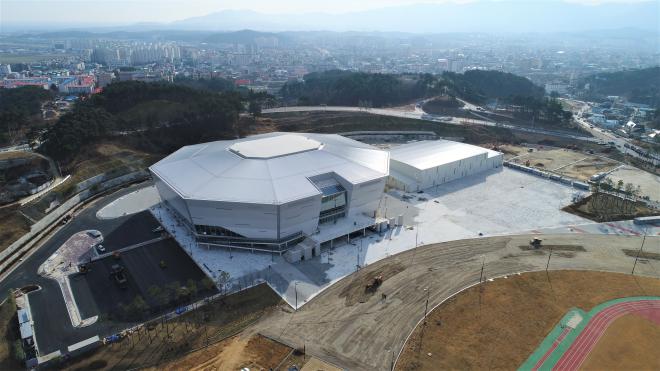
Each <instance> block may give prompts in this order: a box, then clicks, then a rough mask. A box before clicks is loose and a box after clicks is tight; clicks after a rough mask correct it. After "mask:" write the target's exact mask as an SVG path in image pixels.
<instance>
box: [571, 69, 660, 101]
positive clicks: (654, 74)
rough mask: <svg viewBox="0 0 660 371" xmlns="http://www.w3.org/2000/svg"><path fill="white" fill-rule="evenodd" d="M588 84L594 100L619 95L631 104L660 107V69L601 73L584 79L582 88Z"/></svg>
mask: <svg viewBox="0 0 660 371" xmlns="http://www.w3.org/2000/svg"><path fill="white" fill-rule="evenodd" d="M586 84H589V89H588V93H589V97H590V98H592V99H602V98H605V97H607V96H608V95H618V96H623V97H626V98H627V99H628V100H629V101H631V102H635V103H644V104H649V105H651V106H653V107H660V67H651V68H645V69H639V70H628V71H619V72H610V73H600V74H596V75H592V76H589V77H586V78H584V79H583V80H582V81H581V86H583V87H584V86H585V85H586Z"/></svg>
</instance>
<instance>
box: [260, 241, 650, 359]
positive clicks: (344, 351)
mask: <svg viewBox="0 0 660 371" xmlns="http://www.w3.org/2000/svg"><path fill="white" fill-rule="evenodd" d="M531 237H533V236H532V235H523V236H502V237H492V238H482V239H475V240H461V241H453V242H447V243H442V244H434V245H427V246H423V247H419V248H417V249H413V250H409V251H406V252H404V253H402V254H399V255H395V256H392V257H390V258H386V259H383V260H381V261H379V262H377V263H374V264H372V265H369V266H368V267H366V268H363V269H362V270H360V271H358V272H357V273H355V274H353V275H350V276H348V277H346V278H344V279H343V280H341V281H339V282H338V283H336V284H335V285H333V286H332V287H330V288H328V289H327V290H326V291H324V292H322V293H321V294H319V295H318V296H316V297H315V298H314V299H312V300H311V301H310V302H308V303H307V305H305V306H304V307H302V308H301V309H299V310H298V311H297V312H293V313H286V312H283V311H278V312H276V313H273V314H272V315H271V316H270V317H268V318H265V319H264V320H262V321H261V322H260V323H258V324H257V325H256V329H257V331H260V332H261V333H263V334H265V335H267V336H270V337H273V338H275V339H277V340H279V341H282V342H284V343H286V344H289V345H291V346H294V347H302V346H303V344H304V345H305V347H306V350H307V353H308V354H310V355H313V356H316V357H319V358H321V359H324V360H327V361H329V362H332V363H334V364H337V365H339V366H341V367H344V368H347V369H351V370H388V369H390V367H391V363H392V360H393V359H394V358H396V356H397V354H398V353H399V351H400V349H401V348H402V346H403V345H404V342H405V339H406V337H407V336H408V334H409V333H410V332H411V331H412V330H413V329H414V327H415V325H416V323H417V322H418V320H419V319H420V318H422V316H423V314H424V306H425V300H426V293H425V291H424V288H428V290H429V293H430V295H429V299H430V300H429V307H433V306H434V305H436V304H438V303H440V302H442V301H443V300H445V299H447V298H448V297H450V296H452V295H454V294H455V293H457V292H459V291H461V290H462V289H463V288H465V287H467V286H469V285H472V284H474V283H475V282H478V281H479V277H480V271H481V263H482V259H483V261H485V266H484V276H485V278H493V277H499V276H503V275H509V274H516V273H517V272H525V271H538V270H543V269H545V267H546V264H547V263H548V254H547V252H545V251H534V250H532V251H530V250H524V249H521V248H520V246H527V245H528V243H529V240H530V238H531ZM543 238H544V240H543V243H544V244H545V245H551V244H552V245H575V246H582V247H583V248H584V249H585V250H586V251H584V252H582V251H570V252H567V251H563V252H561V253H559V252H555V254H553V256H552V257H551V259H550V264H549V267H550V269H551V270H556V269H557V270H558V269H578V270H599V271H611V272H621V273H630V272H631V269H632V267H633V264H634V262H635V258H634V257H630V256H627V255H626V254H625V253H624V252H623V251H622V249H632V250H636V249H639V248H640V246H641V243H642V241H644V251H650V252H660V237H646V239H645V240H644V239H643V238H642V237H631V236H600V235H599V236H596V235H575V234H572V235H545V236H544V237H543ZM392 266H399V267H403V270H402V271H400V272H398V273H393V274H390V275H389V276H388V275H387V273H385V277H384V279H385V281H384V283H383V284H382V286H381V287H380V288H379V289H378V292H377V293H376V294H375V295H373V296H371V298H369V299H368V300H367V301H366V302H364V303H357V304H351V303H349V302H348V301H347V293H350V292H351V290H363V288H364V284H365V282H366V276H367V274H369V273H372V274H377V273H378V272H388V271H390V272H391V271H393V270H392V269H390V268H388V267H392ZM394 271H395V272H396V271H397V270H394ZM635 274H641V275H645V276H652V277H660V262H659V261H656V260H644V261H643V262H642V261H641V260H640V262H639V263H638V264H637V267H636V271H635ZM550 277H551V275H550ZM381 293H386V294H387V299H386V300H382V299H381Z"/></svg>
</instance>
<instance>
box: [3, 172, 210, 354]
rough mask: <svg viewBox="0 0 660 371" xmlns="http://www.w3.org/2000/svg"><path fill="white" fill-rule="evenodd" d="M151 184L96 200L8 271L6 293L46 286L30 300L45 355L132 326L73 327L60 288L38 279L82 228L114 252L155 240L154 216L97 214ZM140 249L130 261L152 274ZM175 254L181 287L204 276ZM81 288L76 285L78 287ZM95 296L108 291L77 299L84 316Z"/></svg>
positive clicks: (135, 267) (92, 306) (90, 291)
mask: <svg viewBox="0 0 660 371" xmlns="http://www.w3.org/2000/svg"><path fill="white" fill-rule="evenodd" d="M149 185H150V183H149V182H145V183H142V184H138V185H133V186H130V187H128V188H125V189H122V190H120V191H117V192H115V193H113V194H111V195H108V196H105V197H102V198H101V199H99V200H96V201H94V202H93V203H92V204H91V205H88V206H87V208H85V209H84V210H83V211H81V212H80V213H79V214H78V215H76V216H75V217H74V218H73V219H72V220H71V221H70V222H69V223H68V224H67V225H65V226H63V227H62V228H60V229H59V230H58V231H57V232H56V233H54V234H53V235H52V237H51V238H50V239H49V240H48V241H46V242H45V243H43V245H42V246H41V247H40V248H39V249H38V250H36V251H35V252H34V253H33V254H32V255H30V256H29V257H28V258H26V259H25V261H23V263H22V264H21V265H20V266H19V267H18V268H16V269H15V270H13V271H12V272H11V273H9V274H8V275H7V276H6V277H5V278H4V279H3V280H2V281H1V282H0V292H3V293H7V292H8V291H9V289H11V288H19V287H24V286H27V285H32V284H37V285H39V286H40V287H41V290H38V291H34V292H32V293H30V294H29V301H30V308H31V311H32V315H33V318H34V322H35V335H36V340H37V345H38V347H39V350H40V353H41V354H42V355H43V354H48V353H50V352H52V351H55V350H58V349H60V350H66V346H68V345H71V344H73V343H76V342H78V341H81V340H85V339H87V338H89V337H91V336H94V335H100V336H101V335H107V334H110V333H114V332H115V331H117V330H120V329H123V328H124V327H126V325H128V324H126V323H116V322H109V321H103V320H99V321H98V322H97V323H95V324H93V325H91V326H88V327H85V328H81V329H77V328H74V327H72V325H71V321H70V319H69V315H68V313H67V310H66V306H65V304H64V299H63V297H62V293H61V291H60V288H59V286H58V284H57V283H56V282H55V281H53V280H50V279H47V278H44V277H41V276H39V275H38V274H37V269H38V268H39V266H40V265H41V264H42V263H43V262H44V261H45V260H46V259H47V258H48V257H50V255H52V254H53V253H54V252H55V251H56V250H57V249H58V248H59V247H60V246H61V245H62V244H63V243H64V242H65V241H66V240H67V239H68V238H69V237H70V236H71V235H72V234H74V233H76V232H78V231H81V230H87V229H97V230H99V231H101V233H103V235H104V237H105V238H106V241H107V242H105V243H106V244H107V246H108V248H109V249H118V248H121V247H125V246H127V245H131V244H135V243H138V242H143V241H145V240H149V239H152V238H154V234H153V233H151V229H152V228H153V227H155V226H156V225H157V222H156V221H155V219H153V218H152V217H151V216H150V215H145V214H143V213H140V214H135V215H128V216H125V217H121V218H117V219H109V220H99V219H98V218H96V212H97V211H98V210H100V209H101V208H102V207H104V206H105V205H107V204H108V203H109V202H111V201H112V200H114V199H116V198H117V197H120V196H123V195H125V194H128V193H130V192H132V191H134V190H136V189H138V188H141V187H146V186H149ZM150 218H151V220H150ZM152 224H153V225H152ZM140 250H141V249H140V248H139V249H136V250H133V251H136V253H134V254H127V255H128V256H127V257H128V259H131V263H130V264H131V265H132V266H133V268H132V270H134V271H135V272H137V273H136V275H139V274H148V272H149V269H148V268H145V269H143V270H141V269H142V267H141V265H140V262H141V261H144V260H145V259H147V260H148V258H147V257H145V256H144V255H142V254H144V252H140ZM170 250H171V251H169V250H168V251H169V254H175V255H173V256H174V257H173V258H172V259H178V264H181V265H182V266H183V267H184V268H182V269H184V271H183V272H179V273H178V274H173V275H172V276H173V277H176V278H174V279H180V280H183V282H182V283H185V279H183V278H184V277H192V278H195V277H198V276H200V275H201V276H203V272H201V271H200V270H199V269H198V268H197V267H196V266H195V265H194V262H192V260H190V258H188V257H187V255H186V254H185V252H183V251H182V250H181V249H180V248H179V249H178V250H179V253H176V252H174V251H175V250H174V249H170ZM133 255H135V257H136V258H135V259H132V258H130V256H133ZM155 256H156V257H154V258H151V259H152V260H153V259H157V257H158V256H159V255H158V254H156V255H155ZM184 258H186V259H188V261H189V263H190V264H189V265H188V264H185V260H183V259H184ZM104 260H105V259H104ZM158 261H159V260H158ZM182 262H183V263H182ZM127 264H128V263H127ZM151 265H153V264H151ZM141 272H142V273H141ZM106 279H107V278H106ZM74 285H76V282H74ZM78 286H79V285H76V287H78ZM90 294H91V295H92V296H97V297H98V295H101V296H102V295H104V294H105V293H104V291H103V290H100V291H97V290H94V289H93V288H90V289H88V290H81V291H79V292H78V296H76V300H79V301H80V304H81V306H82V307H83V314H89V313H90V312H91V311H92V310H95V309H97V308H95V305H96V304H95V300H94V298H93V297H90V296H89V295H90Z"/></svg>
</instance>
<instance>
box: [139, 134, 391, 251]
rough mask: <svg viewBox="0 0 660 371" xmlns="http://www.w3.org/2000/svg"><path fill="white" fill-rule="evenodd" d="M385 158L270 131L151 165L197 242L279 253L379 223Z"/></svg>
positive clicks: (348, 145) (335, 140)
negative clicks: (377, 221) (378, 215)
mask: <svg viewBox="0 0 660 371" xmlns="http://www.w3.org/2000/svg"><path fill="white" fill-rule="evenodd" d="M389 164H390V162H389V153H388V152H387V151H382V150H379V149H377V148H375V147H372V146H370V145H367V144H364V143H360V142H357V141H354V140H352V139H348V138H345V137H342V136H340V135H334V134H298V133H269V134H262V135H255V136H251V137H249V138H244V139H237V140H228V141H217V142H211V143H203V144H197V145H192V146H186V147H183V148H181V149H179V150H178V151H176V152H174V153H172V154H171V155H169V156H167V157H166V158H164V159H163V160H161V161H159V162H158V163H156V164H154V165H153V166H151V167H150V170H151V172H152V174H153V178H154V182H155V185H156V188H157V189H158V192H159V194H160V196H161V199H162V200H163V203H164V205H165V206H166V207H167V208H168V209H169V210H170V211H171V212H172V213H173V214H175V215H176V216H177V219H179V220H180V221H181V222H182V223H184V224H186V225H187V226H188V228H189V229H190V230H191V231H192V232H193V233H195V237H196V238H197V239H198V241H199V242H201V243H207V244H209V245H215V246H231V247H239V248H249V249H254V250H261V251H268V252H273V253H282V252H284V251H286V250H288V249H289V248H290V247H293V246H297V245H298V244H300V243H302V244H301V245H302V246H310V249H305V251H304V252H302V253H301V254H302V256H304V257H307V255H308V253H309V251H310V250H311V254H314V253H318V252H319V249H320V244H321V243H323V242H325V241H331V240H332V239H334V238H338V237H341V236H345V235H347V234H350V233H353V232H356V231H360V232H363V231H364V229H365V228H367V227H371V226H373V225H374V224H375V223H376V211H377V210H378V208H379V203H380V200H381V196H382V194H383V190H384V188H385V183H386V180H387V176H388V174H389Z"/></svg>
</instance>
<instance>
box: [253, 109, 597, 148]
mask: <svg viewBox="0 0 660 371" xmlns="http://www.w3.org/2000/svg"><path fill="white" fill-rule="evenodd" d="M315 111H318V112H362V113H371V114H374V115H381V116H392V117H403V118H410V119H417V120H425V121H432V122H442V123H445V124H450V125H463V123H462V122H463V121H465V120H467V121H469V122H470V123H471V124H476V125H483V126H497V127H501V128H505V129H509V130H516V131H523V132H527V133H536V134H544V135H553V136H557V137H560V138H569V139H576V140H583V141H587V142H596V141H597V139H595V138H592V137H588V136H582V135H574V134H570V133H566V132H561V131H554V130H545V129H538V128H531V127H524V126H516V125H509V124H501V123H495V122H493V121H492V120H489V119H487V118H486V119H483V120H479V119H465V118H460V117H452V118H451V120H446V119H445V116H438V115H431V114H428V113H425V112H424V111H423V110H421V109H417V108H416V109H415V110H414V111H404V110H399V109H395V108H361V107H347V106H294V107H279V108H269V109H265V110H263V111H262V113H263V114H269V113H284V112H315ZM472 112H475V113H477V114H478V112H479V111H476V110H475V111H472Z"/></svg>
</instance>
